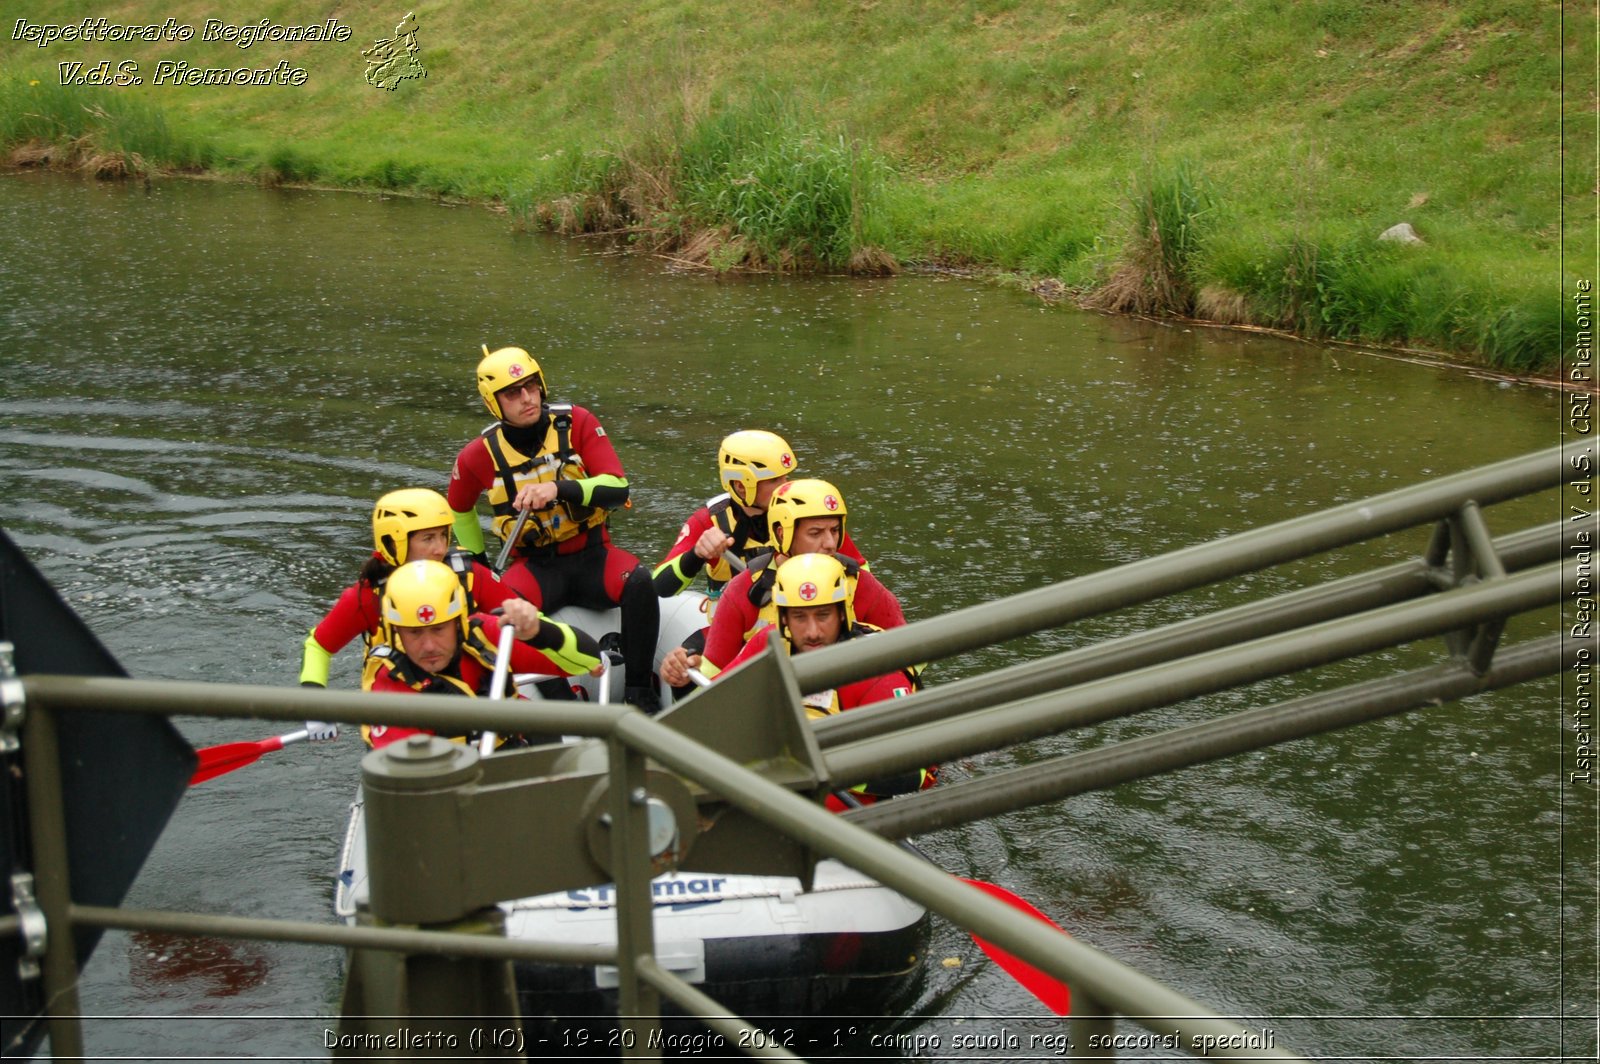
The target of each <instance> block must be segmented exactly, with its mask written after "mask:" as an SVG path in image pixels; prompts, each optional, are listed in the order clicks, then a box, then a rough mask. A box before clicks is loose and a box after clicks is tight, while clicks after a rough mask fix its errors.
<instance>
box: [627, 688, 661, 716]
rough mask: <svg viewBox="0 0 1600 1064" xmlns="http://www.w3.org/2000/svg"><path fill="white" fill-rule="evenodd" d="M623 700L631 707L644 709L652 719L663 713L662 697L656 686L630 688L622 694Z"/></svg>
mask: <svg viewBox="0 0 1600 1064" xmlns="http://www.w3.org/2000/svg"><path fill="white" fill-rule="evenodd" d="M622 700H623V701H624V702H626V703H628V705H630V706H634V707H635V708H637V709H642V710H644V711H645V712H646V713H648V714H650V715H651V716H652V717H653V716H655V715H656V714H657V713H660V712H661V696H660V695H659V694H657V693H656V685H655V684H647V685H645V686H643V687H631V686H630V687H629V688H627V690H625V691H624V692H623V694H622Z"/></svg>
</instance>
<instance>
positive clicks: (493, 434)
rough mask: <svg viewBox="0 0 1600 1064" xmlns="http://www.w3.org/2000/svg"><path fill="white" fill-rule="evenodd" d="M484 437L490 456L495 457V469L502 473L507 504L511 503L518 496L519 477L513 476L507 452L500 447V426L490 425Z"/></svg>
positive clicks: (501, 478)
mask: <svg viewBox="0 0 1600 1064" xmlns="http://www.w3.org/2000/svg"><path fill="white" fill-rule="evenodd" d="M483 439H484V442H486V443H487V444H488V445H489V457H491V458H493V459H494V471H495V472H496V473H499V474H500V480H501V483H502V484H504V485H505V489H506V505H508V506H509V505H510V504H511V503H512V502H513V501H514V500H515V499H516V497H517V478H516V477H514V476H512V474H511V467H510V465H509V464H508V463H507V462H506V453H505V451H503V450H501V448H500V426H499V424H498V423H497V424H494V425H490V426H489V427H488V428H487V429H485V430H484V432H483Z"/></svg>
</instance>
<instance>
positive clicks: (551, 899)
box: [334, 594, 928, 1031]
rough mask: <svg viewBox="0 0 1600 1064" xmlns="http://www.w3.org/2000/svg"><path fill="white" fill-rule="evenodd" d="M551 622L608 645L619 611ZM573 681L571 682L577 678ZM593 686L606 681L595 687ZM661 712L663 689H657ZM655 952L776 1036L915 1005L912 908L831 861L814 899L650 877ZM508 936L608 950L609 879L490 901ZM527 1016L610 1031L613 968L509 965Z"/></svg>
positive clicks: (614, 674)
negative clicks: (496, 904) (817, 1022)
mask: <svg viewBox="0 0 1600 1064" xmlns="http://www.w3.org/2000/svg"><path fill="white" fill-rule="evenodd" d="M704 600H705V597H704V596H703V595H697V594H683V595H678V596H676V597H674V598H671V599H663V600H662V604H661V605H662V618H661V639H660V641H659V643H658V648H657V655H656V661H657V664H659V662H660V659H661V657H662V656H663V655H665V654H666V653H667V651H669V650H670V649H671V648H672V647H674V646H677V645H679V644H680V643H681V642H682V640H683V639H684V638H685V637H687V636H688V635H689V634H690V633H691V632H693V631H694V630H695V629H696V628H698V627H699V626H700V625H702V624H703V623H704V619H703V618H704V612H703V610H704V606H703V604H704ZM554 616H555V617H556V618H557V619H559V620H562V621H565V622H568V623H571V624H575V625H578V626H579V627H583V628H585V629H586V630H588V631H589V632H590V633H591V634H593V635H594V636H595V637H596V638H597V639H600V640H602V641H603V642H604V641H605V640H606V637H607V636H608V635H609V634H610V633H611V632H613V631H615V626H616V623H617V611H615V610H613V611H609V612H605V613H598V612H595V611H590V610H578V609H565V610H562V611H560V612H558V613H556V614H554ZM621 671H622V670H621V669H620V668H613V669H611V670H609V672H608V673H607V674H606V676H604V677H603V678H601V679H599V680H597V679H595V678H592V677H587V678H584V679H583V680H582V681H581V686H582V688H583V693H582V695H581V697H587V698H590V699H592V700H594V701H602V700H603V701H607V702H617V701H621V694H622V678H621ZM574 684H575V685H578V684H579V681H574ZM602 685H604V686H603V687H602ZM663 694H664V696H665V697H663V703H665V702H667V701H668V698H669V697H670V692H663ZM362 809H363V806H362V802H361V800H360V799H359V798H358V799H357V801H356V802H355V803H354V805H353V806H352V809H351V816H350V823H349V828H348V831H347V832H346V835H345V841H344V846H343V848H342V852H341V855H340V860H339V872H338V884H339V885H338V889H337V892H336V896H335V902H334V907H335V911H336V913H337V915H338V916H339V917H341V918H342V919H344V920H346V921H350V922H355V921H357V920H358V919H359V916H360V913H361V912H362V910H363V909H364V908H365V906H366V904H367V898H368V871H367V868H368V866H367V856H366V829H365V823H364V821H363V816H362ZM652 889H653V893H654V896H655V913H654V916H655V943H656V955H657V958H658V960H659V962H660V963H661V964H662V966H663V967H665V968H667V969H668V970H669V971H672V972H675V973H676V974H677V975H679V976H680V977H681V978H683V979H685V980H687V981H688V982H690V983H692V984H694V985H695V986H696V987H697V988H699V989H700V990H701V991H703V992H704V993H707V994H709V995H710V996H711V997H713V998H715V999H716V1000H718V1001H720V1002H722V1003H723V1004H724V1005H726V1006H727V1007H728V1009H729V1010H730V1011H731V1012H733V1013H734V1014H737V1015H740V1016H744V1017H746V1018H748V1019H751V1020H752V1021H760V1024H759V1025H762V1026H767V1027H772V1025H774V1024H776V1025H777V1026H776V1027H773V1029H774V1030H790V1029H793V1030H796V1031H798V1030H799V1029H801V1028H802V1026H804V1024H805V1022H806V1021H809V1020H814V1019H817V1018H828V1019H829V1021H830V1024H831V1026H837V1023H836V1022H833V1021H834V1019H835V1018H837V1017H841V1016H842V1017H863V1018H869V1017H885V1016H887V1017H893V1016H898V1015H900V1014H901V1013H902V1011H903V1009H904V1008H905V1007H906V1006H908V1005H909V1004H910V1003H911V1001H912V1000H913V999H914V997H915V994H916V992H917V990H918V988H919V985H920V979H921V975H922V971H923V968H922V961H923V956H924V951H925V949H926V947H927V941H928V917H927V913H926V911H925V910H924V909H923V908H922V907H921V906H920V905H918V904H917V903H915V902H913V901H911V900H910V899H908V898H905V897H903V896H902V895H900V894H898V893H896V892H894V891H892V890H890V889H888V888H887V887H884V886H883V885H882V884H880V883H878V882H876V881H875V880H873V879H871V878H869V877H867V876H865V875H862V874H861V873H859V872H856V871H854V870H853V869H850V868H848V867H846V866H844V865H842V864H840V863H838V862H837V861H832V860H824V861H822V862H820V863H819V864H818V866H817V871H816V876H815V879H814V882H813V884H812V888H811V889H810V890H802V889H801V884H800V881H799V880H798V879H795V878H792V877H787V876H756V875H720V874H715V873H708V872H681V873H672V874H668V875H663V876H660V877H658V878H657V879H656V880H655V881H654V882H653V885H652ZM500 908H501V910H502V911H503V912H504V913H505V926H506V934H507V936H509V937H511V938H518V939H526V940H528V941H539V942H552V943H576V944H598V945H615V943H616V934H617V932H616V907H615V892H614V890H613V888H612V887H611V885H610V884H604V883H601V884H594V885H592V886H589V887H585V888H582V889H576V890H569V891H564V892H560V893H555V894H546V895H540V896H537V897H530V898H517V899H509V900H506V901H504V902H502V903H501V904H500ZM515 970H516V978H517V989H518V997H519V999H520V1005H521V1009H522V1014H523V1017H524V1018H525V1019H526V1020H527V1021H529V1022H530V1023H534V1024H554V1025H562V1026H563V1027H564V1028H568V1029H570V1028H571V1026H572V1025H574V1024H577V1025H580V1026H583V1027H586V1028H589V1029H593V1030H600V1031H603V1030H605V1029H606V1028H607V1026H608V1025H613V1024H614V1018H615V1016H616V1009H617V992H616V987H617V970H616V969H615V968H614V967H611V966H589V967H582V968H580V967H575V966H571V965H558V964H543V963H533V962H521V961H519V962H517V963H516V965H515Z"/></svg>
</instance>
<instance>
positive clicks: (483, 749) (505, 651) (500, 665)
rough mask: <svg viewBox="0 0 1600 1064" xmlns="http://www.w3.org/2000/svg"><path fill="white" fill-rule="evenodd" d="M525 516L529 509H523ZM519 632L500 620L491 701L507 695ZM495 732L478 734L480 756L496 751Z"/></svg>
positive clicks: (491, 684)
mask: <svg viewBox="0 0 1600 1064" xmlns="http://www.w3.org/2000/svg"><path fill="white" fill-rule="evenodd" d="M522 514H523V516H524V517H526V516H527V514H528V511H526V510H524V511H522ZM519 527H520V523H519ZM516 539H517V537H516V536H512V537H511V539H509V540H507V541H506V542H507V543H515V542H516ZM516 634H517V628H516V625H514V624H512V623H511V622H510V621H505V620H502V621H501V622H500V645H499V646H497V647H495V648H494V678H493V679H492V680H490V681H489V701H491V702H497V701H499V700H500V699H501V698H504V697H505V686H506V674H507V673H509V672H510V671H511V640H512V639H513V638H515V636H516ZM494 744H495V734H494V732H492V731H486V732H484V733H483V734H482V735H480V736H478V756H479V757H488V756H489V755H490V754H492V753H494Z"/></svg>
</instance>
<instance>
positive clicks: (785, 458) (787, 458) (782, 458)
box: [778, 451, 794, 469]
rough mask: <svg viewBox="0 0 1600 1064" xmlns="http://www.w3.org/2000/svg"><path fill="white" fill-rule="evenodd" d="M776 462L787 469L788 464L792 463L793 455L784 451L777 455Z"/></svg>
mask: <svg viewBox="0 0 1600 1064" xmlns="http://www.w3.org/2000/svg"><path fill="white" fill-rule="evenodd" d="M778 464H779V465H781V466H783V468H785V469H788V468H789V467H790V466H792V465H794V455H792V454H790V453H789V452H788V451H784V452H783V453H782V454H780V455H779V456H778Z"/></svg>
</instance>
